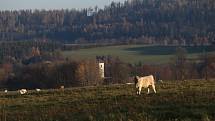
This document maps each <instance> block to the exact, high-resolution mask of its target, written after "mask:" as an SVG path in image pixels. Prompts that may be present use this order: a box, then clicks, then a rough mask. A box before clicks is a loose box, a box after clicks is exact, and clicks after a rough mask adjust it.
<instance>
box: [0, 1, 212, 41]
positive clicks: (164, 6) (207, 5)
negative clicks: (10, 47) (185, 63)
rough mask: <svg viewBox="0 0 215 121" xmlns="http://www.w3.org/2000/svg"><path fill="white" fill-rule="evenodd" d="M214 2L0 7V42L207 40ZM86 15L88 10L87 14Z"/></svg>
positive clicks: (210, 30) (210, 35) (143, 2)
mask: <svg viewBox="0 0 215 121" xmlns="http://www.w3.org/2000/svg"><path fill="white" fill-rule="evenodd" d="M214 11H215V1H214V0H132V1H125V2H124V3H116V2H112V3H111V4H110V5H109V6H106V7H105V8H104V9H99V8H98V7H95V8H86V9H82V10H75V9H71V10H68V9H66V10H48V11H47V10H19V11H0V41H18V40H44V39H45V40H54V41H60V42H65V43H102V42H106V43H122V42H123V43H148V44H155V43H158V44H164V45H166V44H182V45H183V44H196V45H199V44H210V43H212V42H213V41H214V38H215V33H214V32H215V30H214V28H215V26H214V25H215V12H214ZM89 13H90V14H89Z"/></svg>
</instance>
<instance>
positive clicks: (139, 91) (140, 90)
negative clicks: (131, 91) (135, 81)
mask: <svg viewBox="0 0 215 121" xmlns="http://www.w3.org/2000/svg"><path fill="white" fill-rule="evenodd" d="M141 89H142V87H139V95H140V93H141Z"/></svg>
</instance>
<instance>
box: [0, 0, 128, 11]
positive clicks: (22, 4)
mask: <svg viewBox="0 0 215 121" xmlns="http://www.w3.org/2000/svg"><path fill="white" fill-rule="evenodd" d="M111 1H116V2H124V1H125V0H0V10H20V9H46V10H48V9H67V8H68V9H72V8H76V9H81V8H88V7H94V6H96V5H97V6H98V7H99V8H103V7H104V6H105V5H109V4H110V3H111Z"/></svg>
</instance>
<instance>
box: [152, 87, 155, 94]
mask: <svg viewBox="0 0 215 121" xmlns="http://www.w3.org/2000/svg"><path fill="white" fill-rule="evenodd" d="M152 88H153V90H154V92H155V93H156V90H155V85H152Z"/></svg>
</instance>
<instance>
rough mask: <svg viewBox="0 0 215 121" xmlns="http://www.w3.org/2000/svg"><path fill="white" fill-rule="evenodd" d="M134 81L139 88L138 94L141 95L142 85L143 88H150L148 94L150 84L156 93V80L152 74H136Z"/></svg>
mask: <svg viewBox="0 0 215 121" xmlns="http://www.w3.org/2000/svg"><path fill="white" fill-rule="evenodd" d="M134 82H135V86H136V88H137V89H138V90H137V94H139V95H140V93H141V89H142V87H143V88H148V94H149V86H152V88H153V90H154V92H155V93H156V90H155V80H154V77H153V76H152V75H150V76H145V77H139V76H136V77H135V78H134Z"/></svg>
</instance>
